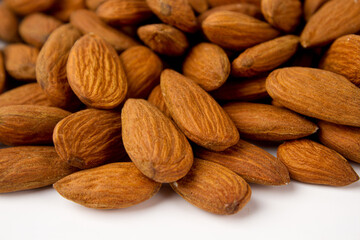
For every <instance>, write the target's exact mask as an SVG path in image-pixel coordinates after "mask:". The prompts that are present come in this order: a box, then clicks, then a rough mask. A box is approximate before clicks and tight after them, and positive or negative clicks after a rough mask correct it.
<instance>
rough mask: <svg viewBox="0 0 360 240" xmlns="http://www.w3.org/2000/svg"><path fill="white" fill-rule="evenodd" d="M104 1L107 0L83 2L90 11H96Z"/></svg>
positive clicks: (87, 0)
mask: <svg viewBox="0 0 360 240" xmlns="http://www.w3.org/2000/svg"><path fill="white" fill-rule="evenodd" d="M105 1H107V0H85V5H86V7H87V8H88V9H90V10H96V9H97V7H98V6H100V4H102V3H103V2H105Z"/></svg>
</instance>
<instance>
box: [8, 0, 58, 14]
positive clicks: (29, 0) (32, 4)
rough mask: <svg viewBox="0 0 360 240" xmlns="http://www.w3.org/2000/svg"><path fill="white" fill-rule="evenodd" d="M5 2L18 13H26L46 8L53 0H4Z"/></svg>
mask: <svg viewBox="0 0 360 240" xmlns="http://www.w3.org/2000/svg"><path fill="white" fill-rule="evenodd" d="M4 2H5V4H6V5H7V6H8V7H9V8H10V9H11V10H12V11H13V12H15V13H16V14H18V15H28V14H31V13H35V12H42V11H45V10H48V9H49V8H50V7H51V6H52V5H53V4H54V2H55V0H36V1H34V0H4Z"/></svg>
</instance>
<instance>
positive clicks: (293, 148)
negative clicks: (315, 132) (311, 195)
mask: <svg viewBox="0 0 360 240" xmlns="http://www.w3.org/2000/svg"><path fill="white" fill-rule="evenodd" d="M277 156H278V158H279V160H280V161H282V162H283V163H284V164H285V165H286V167H287V168H288V170H289V172H290V177H291V178H292V179H295V180H297V181H300V182H305V183H313V184H323V185H330V186H346V185H349V184H351V183H353V182H356V181H357V180H359V176H358V175H357V174H356V172H355V171H354V169H353V168H352V167H351V165H350V164H349V163H348V161H346V159H345V158H344V157H343V156H341V155H340V154H338V153H337V152H335V151H334V150H331V149H329V148H327V147H325V146H323V145H321V144H319V143H316V142H313V141H311V140H308V139H302V140H294V141H290V142H286V143H284V144H282V145H280V146H279V148H278V152H277Z"/></svg>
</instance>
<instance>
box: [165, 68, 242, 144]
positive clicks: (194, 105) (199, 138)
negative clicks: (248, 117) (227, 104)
mask: <svg viewBox="0 0 360 240" xmlns="http://www.w3.org/2000/svg"><path fill="white" fill-rule="evenodd" d="M160 86H161V91H162V93H163V96H164V100H165V103H166V106H167V107H168V109H169V111H170V113H171V117H172V118H173V119H174V121H175V122H176V124H177V125H178V126H179V128H180V129H181V130H182V131H183V133H184V134H185V135H186V136H187V137H188V138H189V139H190V140H191V141H193V142H195V143H196V144H198V145H200V146H202V147H205V148H207V149H210V150H214V151H223V150H225V149H226V148H228V147H231V146H233V145H235V144H236V143H237V142H238V141H239V133H238V131H237V129H236V127H235V125H234V123H233V122H232V121H231V119H230V117H229V116H228V115H227V114H226V112H225V111H224V110H223V109H222V108H221V107H220V105H219V104H218V103H217V102H216V101H215V100H214V99H213V98H212V97H211V96H210V95H209V94H208V93H206V92H205V90H203V89H202V88H201V87H200V86H199V85H197V84H196V83H195V82H193V81H192V80H191V79H189V78H187V77H185V76H183V75H181V74H179V73H177V72H175V71H173V70H170V69H167V70H164V71H163V72H162V74H161V77H160Z"/></svg>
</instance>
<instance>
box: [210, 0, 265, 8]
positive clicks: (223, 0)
mask: <svg viewBox="0 0 360 240" xmlns="http://www.w3.org/2000/svg"><path fill="white" fill-rule="evenodd" d="M207 1H208V3H209V4H210V6H212V7H216V6H222V5H228V4H235V3H250V4H253V5H256V6H260V2H261V0H207Z"/></svg>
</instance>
